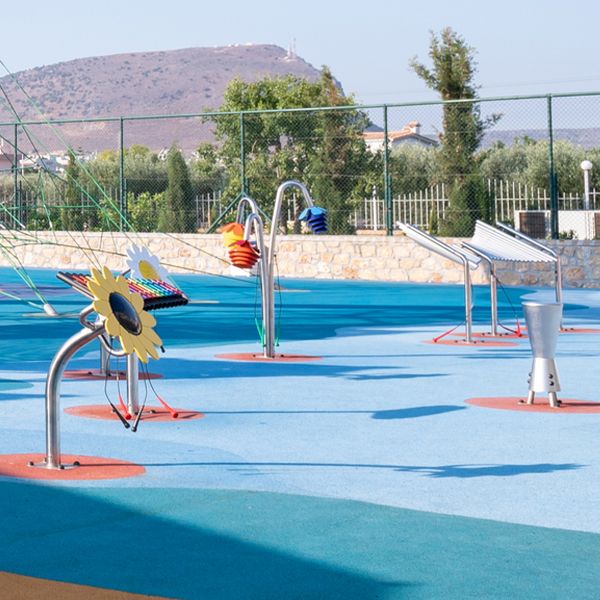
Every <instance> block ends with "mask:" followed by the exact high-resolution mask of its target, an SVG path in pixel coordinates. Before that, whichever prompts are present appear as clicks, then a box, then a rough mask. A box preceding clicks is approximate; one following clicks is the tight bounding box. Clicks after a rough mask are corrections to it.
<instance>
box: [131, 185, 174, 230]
mask: <svg viewBox="0 0 600 600" xmlns="http://www.w3.org/2000/svg"><path fill="white" fill-rule="evenodd" d="M128 204H129V214H130V217H131V224H132V225H133V228H134V229H135V230H136V231H156V230H157V229H158V228H159V217H160V215H162V214H164V213H165V212H166V208H165V193H164V192H160V193H158V194H151V193H150V192H142V193H141V194H138V195H137V196H135V195H134V194H132V193H130V194H129V195H128Z"/></svg>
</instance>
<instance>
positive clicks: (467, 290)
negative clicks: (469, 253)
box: [463, 258, 473, 344]
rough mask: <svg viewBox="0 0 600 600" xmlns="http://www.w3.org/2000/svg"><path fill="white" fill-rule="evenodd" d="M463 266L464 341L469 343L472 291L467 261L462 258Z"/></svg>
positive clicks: (471, 331) (471, 322)
mask: <svg viewBox="0 0 600 600" xmlns="http://www.w3.org/2000/svg"><path fill="white" fill-rule="evenodd" d="M463 267H464V272H465V333H466V342H467V344H470V343H471V342H472V341H473V315H472V309H471V305H472V303H473V302H472V293H471V272H470V266H469V261H468V260H467V259H466V258H464V259H463Z"/></svg>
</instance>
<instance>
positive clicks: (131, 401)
mask: <svg viewBox="0 0 600 600" xmlns="http://www.w3.org/2000/svg"><path fill="white" fill-rule="evenodd" d="M139 367H140V363H139V359H138V357H137V355H136V354H135V353H131V354H128V355H127V410H128V411H129V413H130V414H132V415H136V414H137V413H138V411H139V410H140V400H139V370H140V368H139Z"/></svg>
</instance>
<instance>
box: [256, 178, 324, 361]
mask: <svg viewBox="0 0 600 600" xmlns="http://www.w3.org/2000/svg"><path fill="white" fill-rule="evenodd" d="M290 187H297V188H298V189H299V190H300V191H301V192H302V196H303V197H304V201H305V202H306V204H307V206H309V207H311V208H312V207H314V202H313V200H312V198H311V196H310V194H309V192H308V190H307V189H306V186H305V185H303V184H302V183H300V182H299V181H294V180H289V181H284V182H283V183H282V184H281V185H280V186H279V187H278V188H277V194H276V196H275V208H274V209H273V218H272V219H271V237H270V240H269V248H268V251H267V252H265V254H266V255H267V256H266V258H267V273H266V280H267V281H266V284H267V285H266V286H265V287H266V288H267V289H266V294H267V295H266V296H265V299H266V300H267V302H268V310H267V312H266V315H267V324H266V326H265V342H268V344H269V346H268V347H265V357H267V358H273V357H274V356H275V243H276V240H277V224H278V223H279V213H280V212H281V205H282V203H283V195H284V193H285V190H286V189H288V188H290ZM267 331H268V332H269V336H270V339H269V340H267Z"/></svg>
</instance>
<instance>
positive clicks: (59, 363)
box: [43, 325, 104, 469]
mask: <svg viewBox="0 0 600 600" xmlns="http://www.w3.org/2000/svg"><path fill="white" fill-rule="evenodd" d="M103 332H104V325H101V326H99V327H98V328H97V329H88V328H87V327H84V328H83V329H82V330H81V331H79V332H78V333H76V334H75V335H73V336H71V337H70V338H69V339H68V340H67V341H66V342H65V343H64V344H63V345H62V346H61V348H60V350H59V351H58V352H57V353H56V355H55V356H54V358H53V359H52V363H51V364H50V369H49V370H48V376H47V378H46V459H45V462H44V465H43V466H44V467H45V468H47V469H61V468H62V466H61V462H60V419H59V417H60V381H61V379H62V376H63V372H64V370H65V367H66V365H67V363H68V362H69V360H70V358H71V357H72V356H73V355H74V354H75V353H76V352H77V351H78V350H79V349H80V348H83V346H85V345H86V344H87V343H89V342H91V341H92V340H94V339H96V338H97V337H98V336H100V335H102V333H103Z"/></svg>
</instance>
